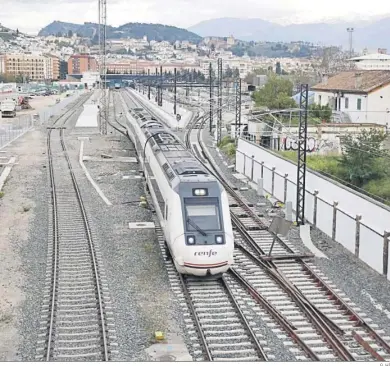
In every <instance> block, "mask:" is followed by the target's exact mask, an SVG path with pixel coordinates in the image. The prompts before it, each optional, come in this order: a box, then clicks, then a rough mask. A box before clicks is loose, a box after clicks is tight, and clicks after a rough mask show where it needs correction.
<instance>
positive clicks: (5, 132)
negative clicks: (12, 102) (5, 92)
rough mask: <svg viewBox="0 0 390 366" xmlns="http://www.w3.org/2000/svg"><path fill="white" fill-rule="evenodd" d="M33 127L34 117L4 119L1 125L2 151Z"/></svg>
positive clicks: (0, 145) (0, 140)
mask: <svg viewBox="0 0 390 366" xmlns="http://www.w3.org/2000/svg"><path fill="white" fill-rule="evenodd" d="M33 125H34V122H33V116H32V115H21V116H18V117H15V118H3V119H2V123H1V124H0V149H1V148H3V147H5V146H6V145H8V144H9V143H10V142H12V141H14V140H16V139H17V138H18V137H20V136H21V135H23V134H24V133H25V132H27V131H29V130H30V129H31V128H32V127H33Z"/></svg>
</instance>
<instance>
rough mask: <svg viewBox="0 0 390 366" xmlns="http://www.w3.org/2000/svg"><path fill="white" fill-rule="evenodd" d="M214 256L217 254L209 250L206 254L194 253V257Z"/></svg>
mask: <svg viewBox="0 0 390 366" xmlns="http://www.w3.org/2000/svg"><path fill="white" fill-rule="evenodd" d="M214 255H217V252H214V251H213V250H212V249H210V250H209V251H208V252H195V253H194V256H195V257H196V256H198V257H209V258H210V257H211V256H214Z"/></svg>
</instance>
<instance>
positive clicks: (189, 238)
mask: <svg viewBox="0 0 390 366" xmlns="http://www.w3.org/2000/svg"><path fill="white" fill-rule="evenodd" d="M187 244H189V245H194V244H195V236H192V235H191V236H187Z"/></svg>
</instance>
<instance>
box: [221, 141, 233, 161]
mask: <svg viewBox="0 0 390 366" xmlns="http://www.w3.org/2000/svg"><path fill="white" fill-rule="evenodd" d="M222 151H223V152H224V153H225V154H226V155H227V156H229V157H230V158H231V157H233V156H235V155H236V145H235V143H234V142H230V143H228V144H226V145H225V146H224V147H223V148H222Z"/></svg>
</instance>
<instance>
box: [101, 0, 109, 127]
mask: <svg viewBox="0 0 390 366" xmlns="http://www.w3.org/2000/svg"><path fill="white" fill-rule="evenodd" d="M106 29H107V0H99V72H100V83H99V86H100V115H99V119H100V132H101V133H102V134H103V135H106V134H107V119H108V93H107V89H106V82H107V68H106V35H107V33H106Z"/></svg>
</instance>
